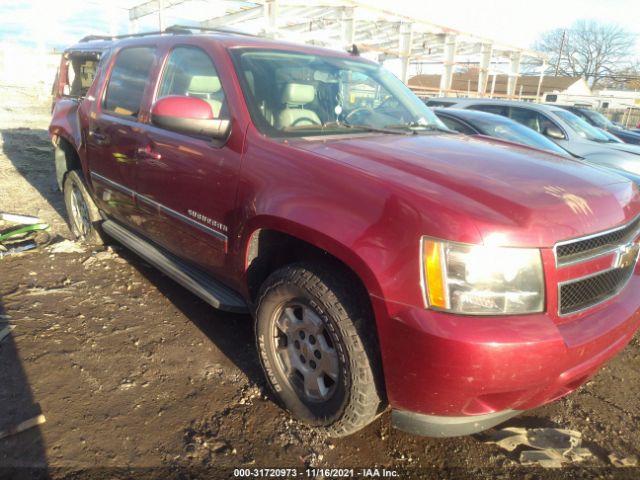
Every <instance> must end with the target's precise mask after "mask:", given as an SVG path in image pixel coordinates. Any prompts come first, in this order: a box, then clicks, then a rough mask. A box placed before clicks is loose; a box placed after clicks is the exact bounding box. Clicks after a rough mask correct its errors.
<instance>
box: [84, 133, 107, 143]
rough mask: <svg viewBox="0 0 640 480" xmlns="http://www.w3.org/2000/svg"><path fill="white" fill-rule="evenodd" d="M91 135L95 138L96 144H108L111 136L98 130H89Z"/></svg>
mask: <svg viewBox="0 0 640 480" xmlns="http://www.w3.org/2000/svg"><path fill="white" fill-rule="evenodd" d="M89 136H90V137H91V138H92V139H93V141H94V142H95V144H96V145H108V144H109V137H108V136H107V135H104V134H103V133H98V132H96V131H93V130H91V131H89Z"/></svg>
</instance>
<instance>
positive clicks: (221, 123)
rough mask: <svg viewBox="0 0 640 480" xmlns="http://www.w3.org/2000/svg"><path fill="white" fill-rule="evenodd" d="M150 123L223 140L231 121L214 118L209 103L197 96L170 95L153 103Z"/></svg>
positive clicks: (229, 128) (176, 130)
mask: <svg viewBox="0 0 640 480" xmlns="http://www.w3.org/2000/svg"><path fill="white" fill-rule="evenodd" d="M151 123H153V124H154V125H156V126H158V127H160V128H165V129H167V130H172V131H175V132H180V133H187V134H191V135H198V136H203V137H209V138H213V139H216V140H225V139H226V138H227V137H228V135H229V132H230V130H231V122H230V121H229V120H226V119H220V118H214V117H213V111H212V110H211V105H209V103H207V102H206V101H205V100H203V99H201V98H197V97H186V96H181V95H170V96H168V97H163V98H161V99H160V100H158V101H157V102H156V103H154V104H153V108H152V109H151Z"/></svg>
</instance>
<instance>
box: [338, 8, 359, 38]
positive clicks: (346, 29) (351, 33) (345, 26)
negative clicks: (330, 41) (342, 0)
mask: <svg viewBox="0 0 640 480" xmlns="http://www.w3.org/2000/svg"><path fill="white" fill-rule="evenodd" d="M354 13H355V12H354V9H353V7H344V8H343V9H342V14H341V16H340V23H341V27H342V31H341V36H340V40H342V44H343V45H345V46H347V45H348V46H351V45H353V43H354V41H355V36H356V28H355V25H356V19H355V17H354Z"/></svg>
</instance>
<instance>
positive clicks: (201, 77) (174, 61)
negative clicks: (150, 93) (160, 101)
mask: <svg viewBox="0 0 640 480" xmlns="http://www.w3.org/2000/svg"><path fill="white" fill-rule="evenodd" d="M168 95H182V96H188V97H198V98H201V99H203V100H204V101H206V102H207V103H208V104H209V105H211V111H212V112H213V116H214V117H215V118H219V117H221V116H222V117H226V116H227V113H226V104H225V102H224V92H223V91H222V85H221V84H220V77H219V76H218V72H217V71H216V68H215V67H214V66H213V62H212V61H211V58H210V57H209V55H207V54H206V53H205V52H204V51H203V50H200V49H199V48H195V47H178V48H176V49H174V50H173V51H172V52H171V54H170V55H169V60H168V61H167V64H166V66H165V68H164V73H163V75H162V81H161V83H160V88H159V89H158V98H162V97H166V96H168Z"/></svg>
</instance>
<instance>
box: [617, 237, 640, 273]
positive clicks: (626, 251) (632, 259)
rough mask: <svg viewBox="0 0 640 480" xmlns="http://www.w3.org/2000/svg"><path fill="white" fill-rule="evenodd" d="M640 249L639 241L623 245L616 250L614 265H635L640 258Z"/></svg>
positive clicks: (621, 266)
mask: <svg viewBox="0 0 640 480" xmlns="http://www.w3.org/2000/svg"><path fill="white" fill-rule="evenodd" d="M638 251H640V244H638V243H635V242H629V243H627V244H625V245H621V246H620V247H618V249H617V250H616V255H615V257H614V258H613V267H614V268H627V267H630V266H632V265H634V264H635V263H636V260H637V259H638Z"/></svg>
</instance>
